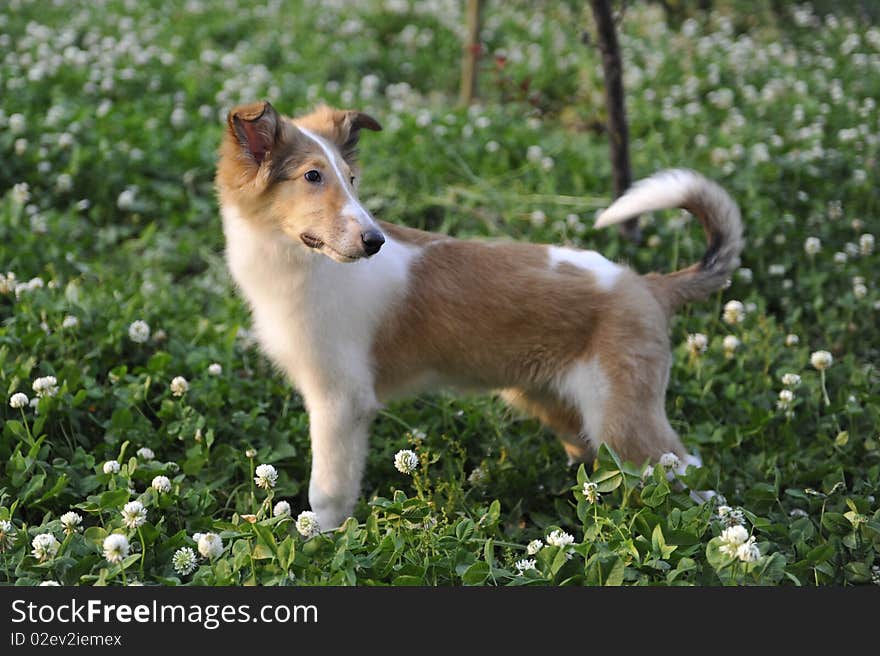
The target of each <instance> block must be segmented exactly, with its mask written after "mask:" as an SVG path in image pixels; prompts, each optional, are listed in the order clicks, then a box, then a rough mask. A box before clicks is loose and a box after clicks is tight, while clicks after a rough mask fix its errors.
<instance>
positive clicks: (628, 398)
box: [216, 103, 743, 529]
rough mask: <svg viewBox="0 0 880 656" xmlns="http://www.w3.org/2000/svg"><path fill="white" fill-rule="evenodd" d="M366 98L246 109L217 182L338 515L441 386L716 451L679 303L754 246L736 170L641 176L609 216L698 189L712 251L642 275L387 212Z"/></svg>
mask: <svg viewBox="0 0 880 656" xmlns="http://www.w3.org/2000/svg"><path fill="white" fill-rule="evenodd" d="M363 128H366V129H371V130H378V129H381V128H380V126H379V124H378V123H377V122H376V121H375V119H373V118H371V117H369V116H367V115H365V114H363V113H360V112H357V111H352V110H348V111H343V110H336V109H331V108H328V107H320V108H318V109H317V110H315V111H314V112H312V113H310V114H308V115H305V116H302V117H298V118H293V119H290V118H287V117H283V116H281V115H280V114H278V113H277V112H276V111H275V109H274V108H273V107H272V106H271V105H270V104H269V103H255V104H251V105H246V106H243V107H239V108H237V109H234V110H233V111H232V112H230V114H229V118H228V125H227V129H226V133H225V136H224V139H223V143H222V145H221V149H220V160H219V164H218V170H217V178H216V184H217V192H218V197H219V202H220V207H221V212H222V217H223V229H224V232H225V237H226V257H227V262H228V265H229V269H230V271H231V273H232V276H233V278H234V280H235V282H236V284H237V285H238V287H239V288H240V290H241V292H242V293H243V295H244V297H245V298H246V299H247V301H248V303H249V305H250V308H251V310H252V313H253V322H254V326H255V330H256V333H257V336H258V339H259V342H260V344H261V346H262V348H263V349H264V351H265V352H266V354H267V355H268V356H269V357H270V358H271V359H272V361H273V362H275V363H276V364H277V365H278V366H279V367H281V368H282V369H283V370H284V372H285V373H286V374H287V375H288V377H289V378H290V380H291V382H292V383H293V384H294V385H295V386H296V388H297V389H298V390H299V391H300V392H301V394H302V396H303V399H304V401H305V405H306V408H307V410H308V413H309V420H310V436H311V445H312V468H311V480H310V484H309V502H310V504H311V507H312V510H313V511H314V512H315V513H317V518H318V522H319V524H320V525H321V527H322V528H323V529H329V528H332V527H335V526H338V525H339V524H340V523H341V522H342V521H343V520H344V519H345V518H346V517H347V516H348V515H349V514H350V513H351V512H352V510H353V508H354V505H355V502H356V501H357V497H358V495H359V492H360V484H361V477H362V474H363V470H364V463H365V461H366V455H367V448H368V432H369V427H370V423H371V422H372V420H373V418H374V417H375V415H376V412H377V411H378V410H379V409H380V408H381V407H382V405H383V404H384V403H386V402H387V401H389V400H390V399H394V398H398V397H401V396H406V395H412V394H417V393H420V392H424V391H427V390H431V389H436V388H438V387H444V388H447V387H448V388H459V389H465V390H469V391H470V390H475V389H482V390H491V391H496V392H498V393H500V395H501V396H502V397H503V398H504V399H506V400H507V401H508V402H509V403H510V404H512V405H513V406H515V407H517V408H519V409H522V410H524V411H525V412H527V413H530V414H532V415H534V416H536V417H537V418H539V419H540V420H541V421H542V422H543V423H544V424H546V425H547V426H549V427H550V428H551V429H553V430H554V431H555V432H556V434H557V435H558V436H559V437H560V439H561V440H562V443H563V446H564V447H565V450H566V452H567V453H568V455H569V458H570V459H571V460H574V461H578V460H586V459H589V458H590V457H592V455H593V454H594V453H595V450H596V448H597V447H598V445H599V444H600V443H603V442H604V443H607V444H609V445H610V446H612V447H613V448H614V449H615V450H616V451H617V452H618V453H619V454H620V455H621V456H622V457H624V458H626V459H628V460H630V461H633V462H635V463H638V464H643V463H645V462H648V461H656V460H657V459H658V458H659V456H660V455H661V454H663V453H666V452H673V453H675V454H676V455H678V456H679V458H680V459H681V460H682V462H683V463H686V464H697V462H698V461H697V460H696V459H695V458H694V457H692V456H690V455H689V454H688V453H687V452H686V451H685V449H684V447H683V445H682V443H681V441H680V439H679V437H678V435H677V434H676V433H675V431H674V430H673V429H672V427H671V426H670V425H669V422H668V420H667V418H666V413H665V409H664V401H665V391H666V385H667V382H668V376H669V370H670V363H671V355H670V346H669V338H668V326H669V320H670V317H671V316H672V314H673V312H674V311H675V310H676V309H677V308H679V307H680V306H681V305H683V304H684V303H685V302H688V301H691V300H696V299H701V298H705V297H706V296H707V295H708V294H710V293H712V292H713V291H716V290H718V289H721V288H722V287H723V286H724V284H725V283H726V281H727V280H728V277H729V275H730V274H731V272H732V271H733V270H734V269H735V268H736V267H737V266H738V262H739V253H740V251H741V250H742V247H743V240H742V227H741V223H740V217H739V210H738V208H737V206H736V204H735V203H734V201H733V200H732V199H731V198H730V197H729V196H728V194H727V193H726V192H725V191H724V190H723V189H722V188H721V187H719V186H718V185H716V184H715V183H713V182H710V181H709V180H707V179H705V178H703V177H702V176H700V175H699V174H697V173H694V172H692V171H685V170H672V171H666V172H662V173H659V174H657V175H655V176H653V177H651V178H649V179H647V180H645V181H643V182H641V183H639V184H638V185H636V186H635V187H633V188H632V189H631V190H630V191H629V192H628V193H627V194H626V195H624V196H623V197H622V198H620V199H618V200H617V201H616V202H615V203H614V204H613V205H612V206H611V207H610V208H608V209H607V210H605V211H604V212H603V213H602V214H601V215H600V216H599V219H598V221H597V224H596V225H597V226H606V225H611V224H614V223H618V222H621V221H624V220H626V219H628V218H630V217H631V216H634V215H637V214H640V213H643V212H647V211H651V210H658V209H663V208H671V207H682V208H685V209H687V210H689V211H690V212H692V213H693V214H695V215H696V216H697V217H698V218H699V219H700V221H701V222H702V224H703V226H704V228H705V230H706V233H707V237H708V240H709V248H708V251H707V252H706V255H705V256H704V257H703V259H702V260H701V261H700V262H699V263H697V264H694V265H692V266H690V267H688V268H686V269H683V270H681V271H677V272H675V273H672V274H668V275H662V274H648V275H638V274H636V273H635V272H633V271H632V270H630V269H629V268H627V267H624V266H622V265H619V264H616V263H613V262H611V261H609V260H607V259H605V258H604V257H602V256H601V255H599V254H598V253H596V252H594V251H584V250H578V249H574V248H568V247H559V246H547V245H538V244H527V243H515V242H504V241H479V240H459V239H454V238H452V237H449V236H447V235H443V234H434V233H429V232H423V231H420V230H415V229H412V228H407V227H403V226H396V225H393V224H390V223H385V222H381V221H377V220H376V219H374V218H373V216H372V215H371V214H370V212H368V211H367V210H366V209H365V208H364V206H363V205H362V204H361V202H360V201H359V199H358V194H357V179H356V176H357V165H356V161H355V156H356V146H357V143H358V138H359V134H360V130H361V129H363Z"/></svg>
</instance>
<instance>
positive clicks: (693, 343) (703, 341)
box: [687, 333, 709, 356]
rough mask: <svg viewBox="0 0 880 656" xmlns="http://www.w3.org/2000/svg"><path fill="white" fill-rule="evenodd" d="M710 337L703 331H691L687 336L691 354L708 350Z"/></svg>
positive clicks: (694, 354)
mask: <svg viewBox="0 0 880 656" xmlns="http://www.w3.org/2000/svg"><path fill="white" fill-rule="evenodd" d="M708 346H709V339H708V338H707V337H706V336H705V335H704V334H703V333H691V334H690V335H688V336H687V347H688V351H690V353H691V355H693V356H697V355H700V354H701V353H705V352H706V348H707V347H708Z"/></svg>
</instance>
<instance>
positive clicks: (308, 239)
mask: <svg viewBox="0 0 880 656" xmlns="http://www.w3.org/2000/svg"><path fill="white" fill-rule="evenodd" d="M299 238H300V239H301V240H302V243H304V244H305V245H306V246H308V247H309V248H315V249H319V248H321V246H323V245H324V242H323V240H321V239H318V238H317V237H315V236H314V235H310V234H307V233H305V232H304V233H302V234H301V235H300V236H299Z"/></svg>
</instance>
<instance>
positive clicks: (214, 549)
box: [193, 533, 223, 560]
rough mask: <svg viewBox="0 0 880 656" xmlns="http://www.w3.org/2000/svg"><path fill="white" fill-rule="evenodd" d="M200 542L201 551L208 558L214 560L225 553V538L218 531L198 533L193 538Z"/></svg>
mask: <svg viewBox="0 0 880 656" xmlns="http://www.w3.org/2000/svg"><path fill="white" fill-rule="evenodd" d="M196 536H198V539H197V540H196V541H197V542H198V544H199V553H200V554H202V556H203V557H204V558H207V559H208V560H213V559H214V558H217V557H218V556H219V555H220V554H222V553H223V540H222V539H221V538H220V536H219V535H217V534H216V533H196V535H194V536H193V539H196Z"/></svg>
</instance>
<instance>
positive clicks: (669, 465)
mask: <svg viewBox="0 0 880 656" xmlns="http://www.w3.org/2000/svg"><path fill="white" fill-rule="evenodd" d="M659 462H660V466H661V467H663V469H672V470H677V469H678V468H679V467H680V466H681V460H680V459H679V457H678V456H677V455H675V454H674V453H672V451H667V452H666V453H664V454H663V455H661V456H660V461H659Z"/></svg>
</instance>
